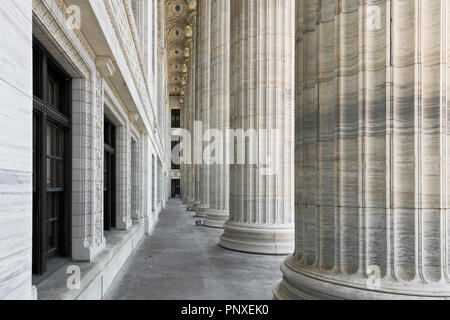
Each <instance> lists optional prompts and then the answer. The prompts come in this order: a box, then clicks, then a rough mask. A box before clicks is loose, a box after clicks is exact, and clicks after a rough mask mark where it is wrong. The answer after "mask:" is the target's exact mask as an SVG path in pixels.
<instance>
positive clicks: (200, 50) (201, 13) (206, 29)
mask: <svg viewBox="0 0 450 320" xmlns="http://www.w3.org/2000/svg"><path fill="white" fill-rule="evenodd" d="M197 17H198V21H197V38H196V46H197V55H196V59H197V62H196V68H197V74H196V77H197V88H196V99H197V112H198V120H199V121H201V123H202V132H201V134H202V136H204V133H205V131H206V130H208V128H209V117H210V112H211V110H210V107H211V105H210V102H211V100H210V97H211V92H210V89H211V84H210V80H211V65H210V63H211V60H210V56H211V31H210V29H211V1H210V0H197ZM202 141H203V139H202ZM207 145H208V142H207V141H203V148H202V152H203V150H205V148H206V146H207ZM205 160H206V159H203V161H202V163H201V164H200V165H198V170H199V187H198V192H199V194H198V196H199V199H198V200H199V203H198V205H197V206H196V212H197V216H199V217H202V218H206V216H207V210H208V208H209V180H210V175H209V170H210V168H209V164H208V162H207V161H205Z"/></svg>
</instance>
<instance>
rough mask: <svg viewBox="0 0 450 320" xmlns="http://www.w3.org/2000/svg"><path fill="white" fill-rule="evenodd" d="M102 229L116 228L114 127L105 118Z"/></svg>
mask: <svg viewBox="0 0 450 320" xmlns="http://www.w3.org/2000/svg"><path fill="white" fill-rule="evenodd" d="M104 138H105V139H104V141H105V157H104V178H103V179H104V180H103V181H104V182H103V184H104V194H103V201H104V210H103V211H104V227H105V230H111V229H112V228H115V227H116V127H115V126H114V124H113V123H112V122H111V120H109V119H108V118H106V117H105V122H104Z"/></svg>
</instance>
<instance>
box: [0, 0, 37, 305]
mask: <svg viewBox="0 0 450 320" xmlns="http://www.w3.org/2000/svg"><path fill="white" fill-rule="evenodd" d="M31 19H32V12H31V3H30V1H23V0H12V1H5V2H3V3H2V7H1V8H0V38H1V39H14V41H2V42H1V43H0V97H1V103H0V150H1V151H0V153H1V155H0V300H5V299H30V298H31V297H32V296H31V295H32V285H31V250H32V214H31V212H32V211H31V209H32V110H33V103H32V95H33V93H32V85H31V81H29V79H30V78H31V77H32V52H31V44H32V33H31V30H32V23H31Z"/></svg>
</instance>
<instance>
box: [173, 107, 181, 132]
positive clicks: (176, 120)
mask: <svg viewBox="0 0 450 320" xmlns="http://www.w3.org/2000/svg"><path fill="white" fill-rule="evenodd" d="M180 127H181V110H180V109H172V128H180Z"/></svg>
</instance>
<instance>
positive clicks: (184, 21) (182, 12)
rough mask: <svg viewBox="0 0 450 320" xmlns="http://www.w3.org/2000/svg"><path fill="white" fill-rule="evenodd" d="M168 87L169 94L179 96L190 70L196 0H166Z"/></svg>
mask: <svg viewBox="0 0 450 320" xmlns="http://www.w3.org/2000/svg"><path fill="white" fill-rule="evenodd" d="M165 5H166V12H167V17H166V28H167V29H166V34H167V40H168V41H167V48H166V50H167V56H168V60H169V61H168V64H169V70H168V71H169V75H168V88H169V94H170V95H171V96H180V95H181V93H182V92H184V91H185V90H183V86H186V83H187V81H188V80H187V78H188V77H187V75H188V74H189V72H190V56H191V54H192V39H193V37H194V32H195V22H196V8H197V1H196V0H166V1H165Z"/></svg>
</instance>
